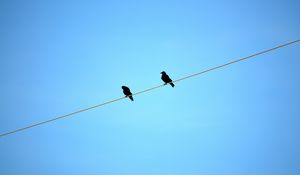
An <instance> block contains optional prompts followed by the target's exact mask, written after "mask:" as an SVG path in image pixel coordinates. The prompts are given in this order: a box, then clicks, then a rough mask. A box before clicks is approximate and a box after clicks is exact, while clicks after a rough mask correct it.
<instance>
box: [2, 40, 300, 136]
mask: <svg viewBox="0 0 300 175" xmlns="http://www.w3.org/2000/svg"><path fill="white" fill-rule="evenodd" d="M299 41H300V39H298V40H294V41H291V42H288V43H285V44H281V45H278V46H276V47H273V48H270V49H266V50H264V51H261V52H258V53H255V54H252V55H249V56H246V57H243V58H240V59H237V60H234V61H230V62H228V63H225V64H222V65H219V66H216V67H212V68H209V69H207V70H204V71H201V72H197V73H195V74H191V75H188V76H185V77H182V78H179V79H176V80H174V81H173V83H174V82H179V81H182V80H186V79H188V78H191V77H194V76H198V75H200V74H204V73H207V72H210V71H213V70H216V69H219V68H222V67H225V66H228V65H231V64H234V63H237V62H240V61H244V60H246V59H249V58H252V57H255V56H258V55H261V54H264V53H267V52H270V51H273V50H276V49H279V48H282V47H285V46H288V45H291V44H294V43H297V42H299ZM164 85H165V84H160V85H157V86H154V87H151V88H148V89H145V90H142V91H139V92H137V93H134V94H133V95H139V94H142V93H145V92H148V91H152V90H154V89H157V88H161V87H163V86H164ZM124 98H126V97H120V98H117V99H114V100H110V101H107V102H104V103H101V104H98V105H95V106H91V107H88V108H85V109H81V110H78V111H75V112H72V113H69V114H66V115H62V116H59V117H56V118H52V119H49V120H45V121H42V122H39V123H35V124H32V125H28V126H26V127H22V128H18V129H15V130H12V131H9V132H5V133H2V134H0V137H2V136H6V135H9V134H13V133H16V132H20V131H23V130H26V129H30V128H33V127H36V126H39V125H43V124H46V123H50V122H53V121H55V120H59V119H62V118H66V117H69V116H73V115H75V114H79V113H82V112H85V111H88V110H91V109H94V108H98V107H101V106H104V105H108V104H110V103H114V102H117V101H119V100H122V99H124Z"/></svg>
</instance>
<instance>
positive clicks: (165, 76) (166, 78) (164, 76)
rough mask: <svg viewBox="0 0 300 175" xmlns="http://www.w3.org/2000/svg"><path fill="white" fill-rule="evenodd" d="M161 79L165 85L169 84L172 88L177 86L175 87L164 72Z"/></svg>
mask: <svg viewBox="0 0 300 175" xmlns="http://www.w3.org/2000/svg"><path fill="white" fill-rule="evenodd" d="M161 79H162V81H164V82H165V84H167V83H169V84H170V85H171V86H172V87H174V86H175V85H174V84H173V83H172V80H171V78H170V77H169V75H168V74H167V73H166V72H165V71H162V72H161Z"/></svg>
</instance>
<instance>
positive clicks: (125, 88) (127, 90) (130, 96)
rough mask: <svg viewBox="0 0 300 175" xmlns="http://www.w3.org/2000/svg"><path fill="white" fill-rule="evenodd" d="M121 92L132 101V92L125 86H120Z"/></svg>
mask: <svg viewBox="0 0 300 175" xmlns="http://www.w3.org/2000/svg"><path fill="white" fill-rule="evenodd" d="M122 89H123V93H124V95H126V97H129V98H130V100H131V101H133V97H132V93H131V92H130V89H129V88H128V87H127V86H122Z"/></svg>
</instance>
